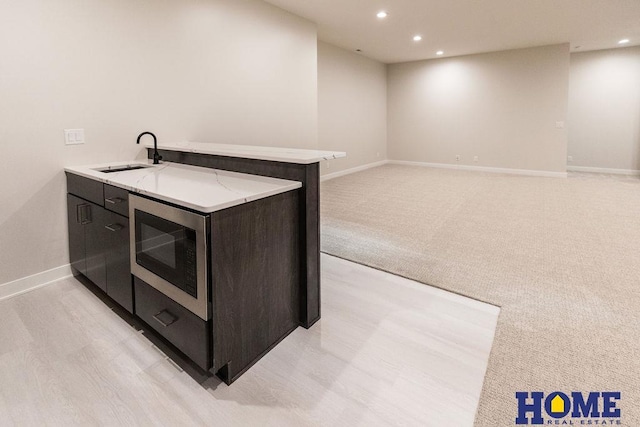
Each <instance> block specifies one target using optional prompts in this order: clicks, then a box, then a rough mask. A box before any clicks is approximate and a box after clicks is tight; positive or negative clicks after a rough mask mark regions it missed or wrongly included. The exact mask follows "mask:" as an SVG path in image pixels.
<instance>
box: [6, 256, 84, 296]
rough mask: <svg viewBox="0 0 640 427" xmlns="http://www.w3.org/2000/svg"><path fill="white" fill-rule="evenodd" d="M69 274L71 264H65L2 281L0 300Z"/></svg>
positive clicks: (70, 273)
mask: <svg viewBox="0 0 640 427" xmlns="http://www.w3.org/2000/svg"><path fill="white" fill-rule="evenodd" d="M71 275H72V272H71V266H70V265H69V264H66V265H62V266H60V267H56V268H52V269H51V270H47V271H42V272H40V273H36V274H33V275H31V276H27V277H23V278H21V279H17V280H13V281H11V282H7V283H4V284H2V285H0V300H3V299H6V298H11V297H14V296H16V295H20V294H23V293H25V292H29V291H32V290H34V289H37V288H40V287H42V286H46V285H48V284H51V283H53V282H56V281H58V280H60V279H64V278H66V277H70V276H71Z"/></svg>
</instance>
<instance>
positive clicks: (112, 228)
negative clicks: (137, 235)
mask: <svg viewBox="0 0 640 427" xmlns="http://www.w3.org/2000/svg"><path fill="white" fill-rule="evenodd" d="M104 228H106V229H107V230H109V231H120V230H122V229H123V228H124V225H121V224H109V225H105V226H104Z"/></svg>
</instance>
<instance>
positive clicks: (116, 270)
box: [104, 211, 133, 313]
mask: <svg viewBox="0 0 640 427" xmlns="http://www.w3.org/2000/svg"><path fill="white" fill-rule="evenodd" d="M104 229H105V231H106V240H105V242H106V244H105V260H106V273H107V277H106V280H107V295H109V296H110V297H111V298H113V300H114V301H116V302H117V303H118V304H120V305H121V306H122V307H124V308H125V309H126V310H127V311H128V312H130V313H133V289H132V285H131V265H130V263H131V261H130V258H129V253H130V246H129V218H127V217H124V216H122V215H118V214H116V213H113V212H108V211H105V225H104Z"/></svg>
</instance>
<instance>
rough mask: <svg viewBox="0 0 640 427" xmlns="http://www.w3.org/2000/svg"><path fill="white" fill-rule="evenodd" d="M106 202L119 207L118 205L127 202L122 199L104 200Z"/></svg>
mask: <svg viewBox="0 0 640 427" xmlns="http://www.w3.org/2000/svg"><path fill="white" fill-rule="evenodd" d="M104 201H105V202H107V203H110V204H112V205H117V204H118V203H122V202H124V201H125V200H124V199H123V198H122V197H111V198H109V199H104Z"/></svg>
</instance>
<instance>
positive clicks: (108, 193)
mask: <svg viewBox="0 0 640 427" xmlns="http://www.w3.org/2000/svg"><path fill="white" fill-rule="evenodd" d="M104 207H105V208H107V209H109V210H110V211H112V212H115V213H118V214H120V215H122V216H126V217H127V218H128V217H129V192H128V191H127V190H123V189H122V188H118V187H114V186H113V185H108V184H104Z"/></svg>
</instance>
